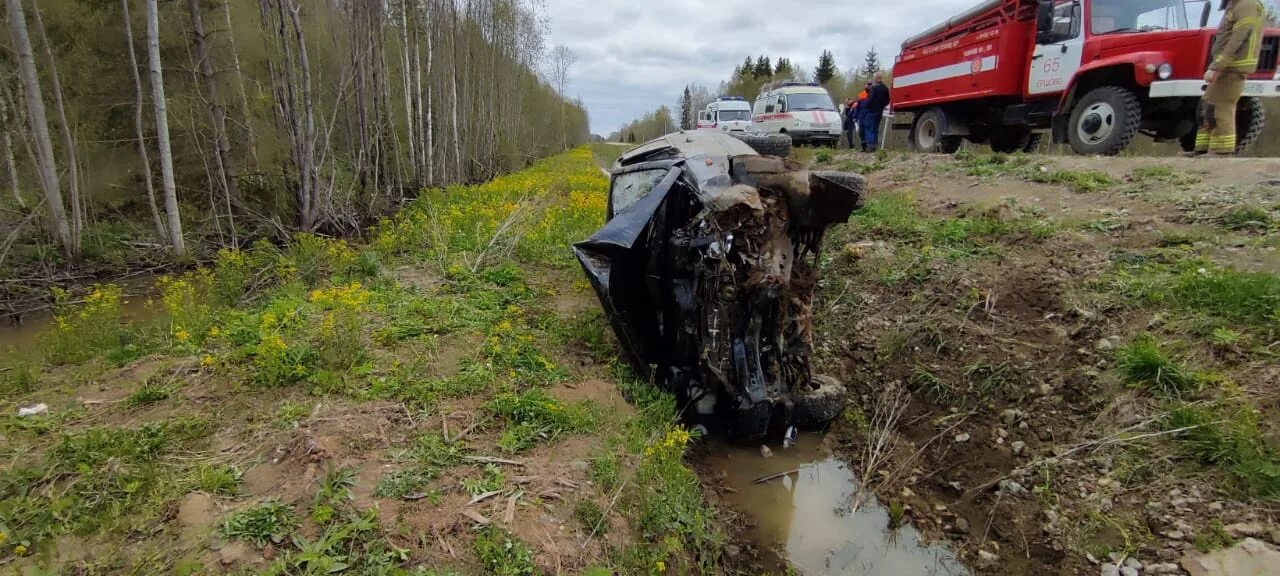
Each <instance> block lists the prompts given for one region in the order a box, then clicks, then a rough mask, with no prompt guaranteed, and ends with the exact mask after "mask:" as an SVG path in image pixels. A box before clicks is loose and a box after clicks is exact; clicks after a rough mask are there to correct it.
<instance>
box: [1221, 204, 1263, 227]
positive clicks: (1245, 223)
mask: <svg viewBox="0 0 1280 576" xmlns="http://www.w3.org/2000/svg"><path fill="white" fill-rule="evenodd" d="M1218 224H1219V225H1220V226H1222V227H1223V228H1226V229H1227V230H1233V231H1248V232H1265V231H1267V230H1270V229H1271V228H1272V227H1273V226H1274V225H1275V218H1274V217H1273V216H1272V215H1271V212H1269V211H1267V210H1263V209H1262V208H1258V207H1256V206H1237V207H1235V208H1232V209H1230V210H1228V211H1227V212H1226V213H1224V214H1223V215H1222V216H1221V217H1219V218H1218Z"/></svg>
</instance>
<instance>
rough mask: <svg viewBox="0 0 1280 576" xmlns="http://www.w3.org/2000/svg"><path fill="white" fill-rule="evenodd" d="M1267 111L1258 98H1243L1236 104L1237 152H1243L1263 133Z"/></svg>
mask: <svg viewBox="0 0 1280 576" xmlns="http://www.w3.org/2000/svg"><path fill="white" fill-rule="evenodd" d="M1266 123H1267V112H1266V110H1265V109H1263V107H1262V103H1260V102H1258V100H1257V99H1256V98H1241V99H1240V103H1239V104H1237V105H1236V152H1237V153H1239V152H1242V151H1244V149H1245V148H1248V147H1249V145H1250V144H1253V143H1254V141H1256V140H1257V139H1258V136H1260V135H1261V134H1262V128H1263V126H1265V125H1266Z"/></svg>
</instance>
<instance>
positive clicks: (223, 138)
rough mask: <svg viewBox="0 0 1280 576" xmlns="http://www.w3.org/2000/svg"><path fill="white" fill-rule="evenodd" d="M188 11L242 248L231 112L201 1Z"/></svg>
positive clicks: (221, 179) (191, 0)
mask: <svg viewBox="0 0 1280 576" xmlns="http://www.w3.org/2000/svg"><path fill="white" fill-rule="evenodd" d="M187 10H188V11H190V12H191V35H192V40H193V42H194V44H195V48H196V58H198V59H199V61H200V62H199V67H200V76H201V78H202V79H203V80H204V89H205V96H206V98H207V99H208V101H207V102H206V104H207V105H208V107H209V114H210V116H211V117H212V119H213V135H214V160H215V162H214V165H215V167H216V168H217V174H218V184H219V185H220V186H221V187H222V192H223V202H224V208H225V209H226V211H227V219H228V221H229V223H230V229H231V244H232V245H238V244H239V239H238V238H237V235H236V222H235V214H234V211H233V209H232V204H233V203H235V202H236V201H237V200H238V199H239V198H240V185H239V177H240V174H239V172H238V171H237V170H236V167H235V161H234V159H232V157H231V139H230V138H229V137H228V136H227V109H226V107H225V106H223V105H222V101H221V99H219V97H218V80H217V78H216V77H215V76H214V73H213V56H212V54H211V53H210V50H209V42H208V37H207V36H206V34H205V31H204V15H203V14H202V13H201V7H200V0H188V1H187Z"/></svg>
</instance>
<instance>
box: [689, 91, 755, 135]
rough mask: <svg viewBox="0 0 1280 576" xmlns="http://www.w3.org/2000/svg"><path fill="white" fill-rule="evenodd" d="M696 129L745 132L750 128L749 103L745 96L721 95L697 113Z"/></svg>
mask: <svg viewBox="0 0 1280 576" xmlns="http://www.w3.org/2000/svg"><path fill="white" fill-rule="evenodd" d="M698 129H699V130H711V131H715V132H746V131H748V130H750V129H751V105H750V104H748V103H747V99H746V98H741V97H739V96H721V97H719V98H717V99H716V101H715V102H712V103H710V104H708V105H707V108H706V109H705V110H703V111H702V112H701V113H700V114H698Z"/></svg>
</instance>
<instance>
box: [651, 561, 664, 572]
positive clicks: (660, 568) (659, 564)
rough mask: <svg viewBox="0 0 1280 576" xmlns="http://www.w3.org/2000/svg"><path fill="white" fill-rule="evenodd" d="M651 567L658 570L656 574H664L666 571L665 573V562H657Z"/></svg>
mask: <svg viewBox="0 0 1280 576" xmlns="http://www.w3.org/2000/svg"><path fill="white" fill-rule="evenodd" d="M653 567H654V568H656V569H657V570H658V572H666V571H667V563H666V562H663V561H661V560H659V561H658V562H657V563H656V564H654V565H653Z"/></svg>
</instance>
